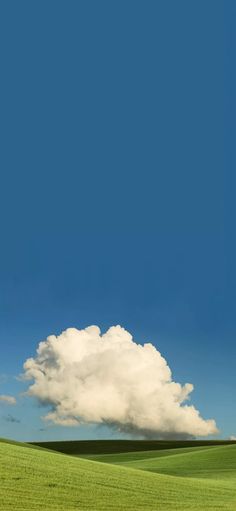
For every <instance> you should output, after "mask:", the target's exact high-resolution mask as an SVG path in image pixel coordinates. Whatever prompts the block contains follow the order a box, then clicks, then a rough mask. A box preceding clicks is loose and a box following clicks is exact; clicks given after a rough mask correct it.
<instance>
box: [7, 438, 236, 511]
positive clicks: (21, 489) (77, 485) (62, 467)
mask: <svg viewBox="0 0 236 511" xmlns="http://www.w3.org/2000/svg"><path fill="white" fill-rule="evenodd" d="M226 449H227V448H226ZM228 449H229V450H230V449H231V447H229V448H228ZM233 449H234V448H233ZM202 452H206V451H204V450H203V451H201V452H199V454H201V453H202ZM234 452H235V451H234ZM183 456H184V454H183ZM187 456H188V455H187ZM171 458H172V459H174V458H175V455H173V456H169V457H166V460H167V459H171ZM162 459H163V460H164V459H165V458H164V457H160V460H162ZM0 488H1V490H0V509H1V510H2V511H10V510H13V509H14V510H19V511H23V510H24V511H28V510H32V511H33V510H41V509H42V510H46V511H51V510H64V511H72V510H94V511H95V510H96V511H100V510H110V509H112V510H117V511H119V510H123V511H124V510H125V511H126V510H133V511H138V510H144V511H145V510H146V511H152V510H153V511H154V510H155V511H178V510H179V511H180V510H181V511H184V510H185V511H187V510H188V511H203V509H204V510H205V511H210V510H212V511H216V510H222V511H223V510H228V511H235V509H236V488H235V484H230V482H228V481H227V480H224V479H222V480H217V481H214V479H209V480H208V479H203V478H202V479H194V478H182V477H179V476H178V477H176V476H172V475H163V474H158V473H152V472H149V471H147V472H146V471H143V470H134V469H133V468H127V467H122V466H114V465H110V464H105V463H99V462H94V461H90V460H86V459H80V458H78V457H72V456H66V455H63V454H58V453H51V452H48V451H44V450H43V449H32V448H29V447H27V448H26V447H25V446H24V445H23V444H22V446H21V445H19V444H18V445H14V444H9V443H4V442H0Z"/></svg>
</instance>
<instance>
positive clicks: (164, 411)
mask: <svg viewBox="0 0 236 511" xmlns="http://www.w3.org/2000/svg"><path fill="white" fill-rule="evenodd" d="M24 371H25V373H24V374H25V378H26V379H28V380H31V384H30V386H29V388H28V394H29V395H30V396H33V397H35V398H37V399H38V400H39V401H40V403H41V404H45V405H47V406H48V405H49V407H50V411H49V413H47V415H46V416H45V417H44V418H45V419H46V420H49V421H52V422H54V423H56V424H61V425H68V426H73V425H78V424H82V423H83V424H84V423H96V424H106V425H109V426H111V427H115V428H117V430H119V431H125V432H129V433H133V434H138V435H143V436H147V437H158V438H167V437H169V438H170V437H196V436H206V435H211V434H214V433H217V428H216V424H215V421H214V420H204V419H203V418H202V417H201V416H200V414H199V412H198V410H196V408H195V407H194V406H193V405H191V404H189V403H188V400H189V395H190V393H191V392H192V390H193V385H191V384H190V383H186V384H185V385H183V386H182V385H180V384H179V383H176V382H174V381H173V380H172V376H171V370H170V368H169V367H168V365H167V363H166V361H165V359H164V358H163V357H162V356H161V354H160V353H159V351H157V349H156V348H155V347H154V346H153V345H152V344H150V343H147V344H144V345H143V346H142V345H139V344H137V343H136V342H135V341H134V340H133V338H132V336H131V335H130V333H129V332H127V331H126V330H124V329H123V328H121V327H120V326H115V327H111V328H110V329H109V330H108V331H107V332H106V333H105V334H103V335H102V334H101V332H100V329H99V328H98V327H97V326H90V327H88V328H85V329H84V330H77V329H75V328H69V329H67V330H66V331H65V332H62V334H61V335H59V336H58V337H56V336H55V335H51V336H49V337H48V338H47V339H46V340H45V341H43V342H41V343H40V344H39V346H38V349H37V354H36V356H35V358H29V359H28V360H26V362H25V364H24ZM186 402H187V403H186Z"/></svg>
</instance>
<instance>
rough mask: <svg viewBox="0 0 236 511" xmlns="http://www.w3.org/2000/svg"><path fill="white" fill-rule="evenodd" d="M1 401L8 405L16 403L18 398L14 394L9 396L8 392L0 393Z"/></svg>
mask: <svg viewBox="0 0 236 511" xmlns="http://www.w3.org/2000/svg"><path fill="white" fill-rule="evenodd" d="M0 403H5V404H7V405H15V404H16V398H15V397H13V396H8V395H6V394H0Z"/></svg>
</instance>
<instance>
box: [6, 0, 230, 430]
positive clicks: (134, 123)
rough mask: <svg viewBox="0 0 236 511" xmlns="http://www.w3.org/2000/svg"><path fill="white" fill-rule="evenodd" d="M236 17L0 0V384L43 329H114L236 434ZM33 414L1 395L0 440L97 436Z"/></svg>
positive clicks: (219, 7)
mask: <svg viewBox="0 0 236 511" xmlns="http://www.w3.org/2000/svg"><path fill="white" fill-rule="evenodd" d="M235 15H236V8H235V3H234V2H233V1H231V0H229V1H228V2H223V1H220V0H212V1H211V0H204V1H202V0H198V1H189V0H186V1H185V0H179V1H178V2H176V1H174V0H173V1H172V0H168V1H166V0H165V1H164V0H163V1H162V0H160V1H151V0H150V1H149V2H144V1H137V0H136V1H128V2H127V1H125V2H124V1H119V2H110V1H103V0H102V1H100V2H95V1H90V2H86V1H81V2H77V1H71V2H69V3H68V2H61V1H49V2H30V1H25V0H24V1H22V2H15V1H13V2H11V3H9V2H4V3H2V4H1V6H0V20H1V21H0V24H1V29H0V39H1V48H2V52H1V75H2V78H1V86H0V87H1V121H0V129H1V142H2V143H1V156H0V158H1V190H0V194H1V200H0V209H1V214H0V218H1V251H0V345H1V351H0V375H1V377H0V393H1V394H13V395H18V394H19V393H20V392H22V391H23V389H24V388H25V386H24V384H23V383H22V382H20V381H19V380H17V379H16V377H17V376H18V375H19V374H20V373H21V372H22V365H23V363H24V361H25V360H26V358H28V357H30V356H33V355H34V354H35V349H36V347H37V345H38V342H39V341H40V340H42V339H45V337H46V336H47V335H49V334H51V333H56V334H59V333H60V332H61V331H62V330H63V329H65V328H67V327H69V326H75V327H78V328H80V327H81V328H83V327H85V326H87V325H90V324H97V325H99V326H100V327H101V329H102V330H106V328H108V327H109V326H111V325H115V324H121V325H123V326H124V327H125V328H127V329H128V330H129V331H130V332H132V333H133V335H134V337H135V339H136V340H137V341H138V342H140V343H143V342H145V341H151V342H152V343H153V344H154V345H155V346H156V347H157V348H158V349H159V350H160V351H161V353H162V354H163V356H164V357H165V358H166V359H167V361H168V363H169V365H170V367H171V369H172V371H173V376H174V378H175V379H176V380H177V381H179V382H183V383H184V382H186V381H190V382H192V383H193V384H194V385H195V391H194V393H193V396H192V400H193V403H194V404H195V405H196V406H197V408H199V410H200V412H201V414H202V415H203V416H204V417H206V418H214V419H215V420H216V422H217V424H218V427H219V428H220V430H221V436H226V437H227V436H229V435H235V434H236V425H235V424H236V409H235V390H236V389H235V387H236V385H235V376H234V373H235V356H236V347H235V346H236V344H235V334H236V315H235V304H236V302H235V289H236V287H235V284H236V278H235V277H236V265H235V241H236V238H235V227H236V225H235V224H236V216H235V133H236V132H235V113H236V109H235V106H236V102H235V99H236V98H235V90H236V89H235V85H236V83H235V49H236V47H235ZM9 414H10V417H9ZM41 415H42V409H40V408H39V407H38V406H36V405H35V403H33V402H31V400H30V399H29V398H24V397H20V398H18V403H17V405H16V406H14V407H9V406H7V405H3V404H1V408H0V436H11V437H14V438H19V439H23V440H24V439H25V440H27V439H28V440H33V439H47V438H91V437H96V436H103V437H107V436H108V435H110V432H108V431H107V430H106V429H105V428H99V429H97V428H95V427H92V426H90V427H86V428H85V427H83V428H78V429H74V428H71V429H70V428H63V427H59V426H52V427H47V428H46V430H44V431H41V430H42V429H45V426H44V424H43V423H42V422H41V421H40V416H41ZM11 419H17V420H19V421H20V422H14V420H11Z"/></svg>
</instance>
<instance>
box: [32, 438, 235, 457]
mask: <svg viewBox="0 0 236 511" xmlns="http://www.w3.org/2000/svg"><path fill="white" fill-rule="evenodd" d="M233 443H235V442H234V441H233V440H74V441H71V440H68V441H65V442H60V441H57V442H33V443H32V445H37V446H39V447H43V448H47V449H50V450H53V451H59V452H64V453H65V454H73V455H76V454H77V455H81V454H112V453H113V454H114V453H122V452H136V451H156V450H160V449H163V450H164V449H165V450H166V449H176V448H184V447H200V446H212V445H221V444H223V445H229V444H233Z"/></svg>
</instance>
